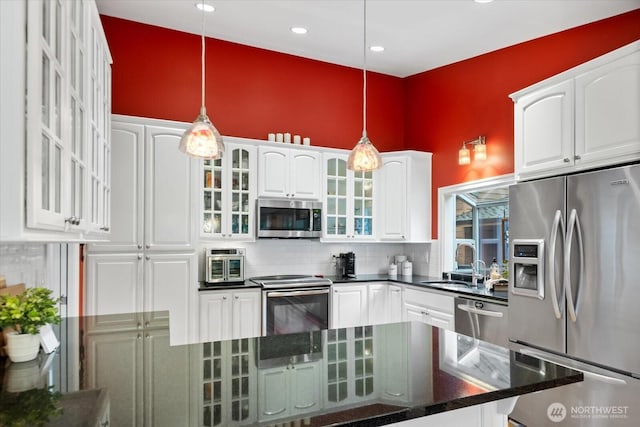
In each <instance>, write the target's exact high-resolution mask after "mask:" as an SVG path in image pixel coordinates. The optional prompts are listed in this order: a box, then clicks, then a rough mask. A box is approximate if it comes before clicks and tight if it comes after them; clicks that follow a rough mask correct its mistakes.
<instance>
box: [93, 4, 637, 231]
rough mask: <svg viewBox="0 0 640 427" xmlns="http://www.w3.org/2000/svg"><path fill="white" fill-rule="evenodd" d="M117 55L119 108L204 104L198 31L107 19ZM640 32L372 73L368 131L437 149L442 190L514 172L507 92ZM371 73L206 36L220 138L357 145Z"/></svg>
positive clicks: (184, 113)
mask: <svg viewBox="0 0 640 427" xmlns="http://www.w3.org/2000/svg"><path fill="white" fill-rule="evenodd" d="M102 22H103V25H104V29H105V33H106V35H107V40H108V42H109V47H110V49H111V54H112V56H113V100H112V110H113V112H114V113H117V114H127V115H135V116H145V117H156V118H163V119H171V120H179V121H186V122H190V121H193V120H194V119H195V117H196V115H197V114H198V111H199V107H200V41H199V37H198V36H196V35H193V34H186V33H182V32H178V31H173V30H168V29H163V28H158V27H153V26H149V25H144V24H139V23H135V22H131V21H126V20H122V19H117V18H111V17H107V16H102ZM638 39H640V9H637V10H635V11H632V12H629V13H626V14H622V15H618V16H615V17H613V18H609V19H605V20H602V21H598V22H595V23H592V24H588V25H584V26H581V27H576V28H574V29H571V30H567V31H563V32H561V33H556V34H552V35H549V36H546V37H542V38H539V39H535V40H532V41H529V42H525V43H522V44H518V45H515V46H511V47H508V48H505V49H501V50H497V51H494V52H490V53H488V54H485V55H481V56H478V57H475V58H471V59H468V60H465V61H461V62H458V63H455V64H451V65H448V66H445V67H441V68H437V69H435V70H431V71H427V72H424V73H420V74H416V75H414V76H410V77H407V78H405V79H400V78H396V77H391V76H386V75H381V74H376V73H370V74H369V79H368V89H369V90H368V98H369V102H368V110H369V111H368V117H367V121H368V125H367V128H368V133H369V136H370V138H371V140H372V141H373V142H374V144H375V145H376V146H377V147H378V149H379V150H380V151H391V150H394V149H396V150H397V149H405V148H406V149H419V150H426V151H430V152H432V153H434V156H433V187H432V188H433V191H432V194H433V221H432V224H433V236H434V238H435V237H437V200H436V198H437V189H438V188H439V187H441V186H446V185H452V184H457V183H461V182H465V181H470V180H474V179H479V178H486V177H490V176H495V175H501V174H505V173H510V172H513V104H512V102H511V99H510V98H509V97H508V95H509V94H510V93H512V92H515V91H517V90H519V89H522V88H524V87H526V86H529V85H531V84H533V83H536V82H538V81H540V80H543V79H545V78H547V77H550V76H552V75H554V74H557V73H559V72H561V71H564V70H566V69H568V68H571V67H573V66H576V65H578V64H580V63H582V62H585V61H588V60H590V59H593V58H595V57H597V56H599V55H602V54H604V53H606V52H608V51H611V50H613V49H616V48H618V47H620V46H623V45H625V44H627V43H630V42H632V41H634V40H638ZM361 97H362V71H361V70H358V69H353V68H348V67H342V66H338V65H333V64H328V63H324V62H319V61H314V60H309V59H304V58H301V57H297V56H292V55H286V54H281V53H276V52H272V51H267V50H263V49H257V48H252V47H248V46H244V45H239V44H234V43H229V42H225V41H221V40H216V39H207V98H206V105H207V112H208V114H209V117H210V118H211V120H212V121H213V123H214V124H215V125H216V127H217V128H218V130H219V131H220V132H221V133H222V134H226V135H234V136H242V137H248V138H258V139H266V135H267V133H269V132H283V131H286V132H290V133H292V134H300V135H303V136H309V137H311V140H312V145H320V146H328V147H337V148H351V147H352V146H353V145H354V144H355V143H356V142H357V141H358V140H359V139H360V135H361V130H362V98H361ZM478 135H485V136H486V137H487V151H488V155H489V159H488V160H487V161H486V162H485V163H484V164H482V165H477V164H473V163H472V164H471V165H470V166H458V164H457V155H458V149H459V148H460V146H461V144H462V141H463V140H470V139H474V138H476V137H477V136H478Z"/></svg>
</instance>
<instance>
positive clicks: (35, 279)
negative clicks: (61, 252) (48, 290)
mask: <svg viewBox="0 0 640 427" xmlns="http://www.w3.org/2000/svg"><path fill="white" fill-rule="evenodd" d="M46 253H47V250H46V245H45V244H42V243H11V244H6V243H2V244H0V276H5V278H6V280H7V285H8V286H11V285H15V284H18V283H24V284H26V285H27V287H33V286H43V285H44V283H45V279H46V271H47V256H46Z"/></svg>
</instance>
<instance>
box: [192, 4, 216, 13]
mask: <svg viewBox="0 0 640 427" xmlns="http://www.w3.org/2000/svg"><path fill="white" fill-rule="evenodd" d="M196 7H197V8H198V9H200V10H203V11H205V12H213V11H214V10H216V8H215V7H213V5H210V4H208V3H196Z"/></svg>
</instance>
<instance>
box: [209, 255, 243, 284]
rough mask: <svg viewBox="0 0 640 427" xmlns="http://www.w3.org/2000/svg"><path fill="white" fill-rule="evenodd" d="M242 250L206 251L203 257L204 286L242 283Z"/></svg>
mask: <svg viewBox="0 0 640 427" xmlns="http://www.w3.org/2000/svg"><path fill="white" fill-rule="evenodd" d="M244 256H245V249H243V248H226V249H216V248H209V249H207V252H206V255H205V261H206V263H207V264H206V269H205V275H206V277H205V284H206V285H210V286H211V285H219V284H223V283H234V282H244Z"/></svg>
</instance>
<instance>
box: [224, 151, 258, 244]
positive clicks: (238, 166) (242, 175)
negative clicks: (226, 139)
mask: <svg viewBox="0 0 640 427" xmlns="http://www.w3.org/2000/svg"><path fill="white" fill-rule="evenodd" d="M227 149H228V151H229V158H228V159H227V162H226V163H225V167H226V168H227V170H226V171H225V172H227V174H226V175H227V177H226V180H227V183H228V189H229V191H228V192H227V194H226V196H227V197H226V200H224V204H225V207H226V209H225V215H224V216H223V222H224V223H225V226H224V230H225V231H224V233H225V235H224V237H227V238H235V239H244V240H247V239H248V240H253V239H254V238H255V236H254V231H253V230H254V226H255V220H254V212H255V205H256V204H255V199H256V184H257V180H256V163H257V162H256V148H255V147H252V146H247V147H244V146H234V145H232V144H229V145H228V148H227Z"/></svg>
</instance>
